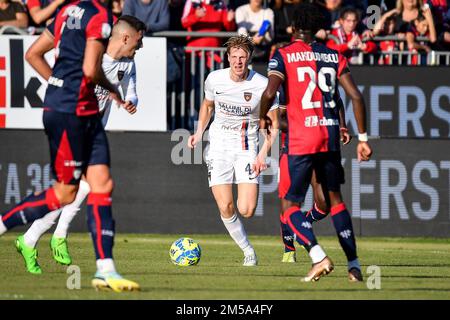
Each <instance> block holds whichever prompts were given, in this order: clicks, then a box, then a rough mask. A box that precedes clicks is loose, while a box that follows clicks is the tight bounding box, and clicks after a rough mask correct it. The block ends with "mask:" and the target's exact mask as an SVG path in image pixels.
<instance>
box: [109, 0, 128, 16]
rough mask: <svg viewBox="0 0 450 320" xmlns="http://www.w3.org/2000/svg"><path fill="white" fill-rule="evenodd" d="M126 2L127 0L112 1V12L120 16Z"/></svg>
mask: <svg viewBox="0 0 450 320" xmlns="http://www.w3.org/2000/svg"><path fill="white" fill-rule="evenodd" d="M124 2H125V0H113V1H112V12H113V15H114V16H115V17H116V18H119V17H120V16H121V15H122V11H123V5H124Z"/></svg>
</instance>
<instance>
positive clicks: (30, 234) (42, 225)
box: [23, 209, 61, 248]
mask: <svg viewBox="0 0 450 320" xmlns="http://www.w3.org/2000/svg"><path fill="white" fill-rule="evenodd" d="M60 213H61V209H57V210H54V211H51V212H49V213H47V214H46V215H45V216H43V217H42V218H40V219H38V220H35V221H34V222H33V224H32V225H31V227H30V228H29V229H28V230H27V232H25V234H24V235H23V241H24V242H25V244H26V245H27V246H29V247H32V248H34V247H36V243H37V242H38V241H39V239H40V238H41V237H42V235H43V234H44V233H46V232H47V230H49V229H50V228H51V227H52V226H53V225H54V224H55V221H56V219H58V216H59V214H60Z"/></svg>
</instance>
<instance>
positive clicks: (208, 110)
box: [188, 99, 214, 148]
mask: <svg viewBox="0 0 450 320" xmlns="http://www.w3.org/2000/svg"><path fill="white" fill-rule="evenodd" d="M213 112H214V101H212V100H208V99H204V100H203V102H202V105H201V107H200V113H199V116H198V125H197V131H196V132H195V133H194V134H193V135H192V136H190V137H189V140H188V146H189V148H194V147H195V145H196V144H197V143H198V142H199V141H201V140H202V137H203V132H205V130H206V127H207V126H208V123H209V120H211V117H212V114H213Z"/></svg>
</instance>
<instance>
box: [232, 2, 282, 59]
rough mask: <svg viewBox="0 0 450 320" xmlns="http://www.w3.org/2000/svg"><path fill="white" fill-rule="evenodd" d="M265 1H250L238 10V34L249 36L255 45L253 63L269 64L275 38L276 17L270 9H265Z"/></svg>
mask: <svg viewBox="0 0 450 320" xmlns="http://www.w3.org/2000/svg"><path fill="white" fill-rule="evenodd" d="M262 2H263V0H250V3H249V4H246V5H243V6H240V7H239V8H237V10H236V24H237V28H238V33H240V34H248V35H250V36H251V37H252V39H253V42H254V43H255V50H254V51H253V61H265V62H267V60H268V57H269V53H270V44H271V43H272V40H273V38H274V15H273V11H272V9H270V8H263V6H262Z"/></svg>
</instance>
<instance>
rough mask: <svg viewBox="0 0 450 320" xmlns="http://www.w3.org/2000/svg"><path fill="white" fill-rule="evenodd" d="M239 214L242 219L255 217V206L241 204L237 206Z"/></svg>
mask: <svg viewBox="0 0 450 320" xmlns="http://www.w3.org/2000/svg"><path fill="white" fill-rule="evenodd" d="M238 210H239V213H240V214H241V216H242V217H244V218H247V219H248V218H251V217H253V216H254V215H255V211H256V206H255V205H253V206H252V205H248V204H242V205H238Z"/></svg>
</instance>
